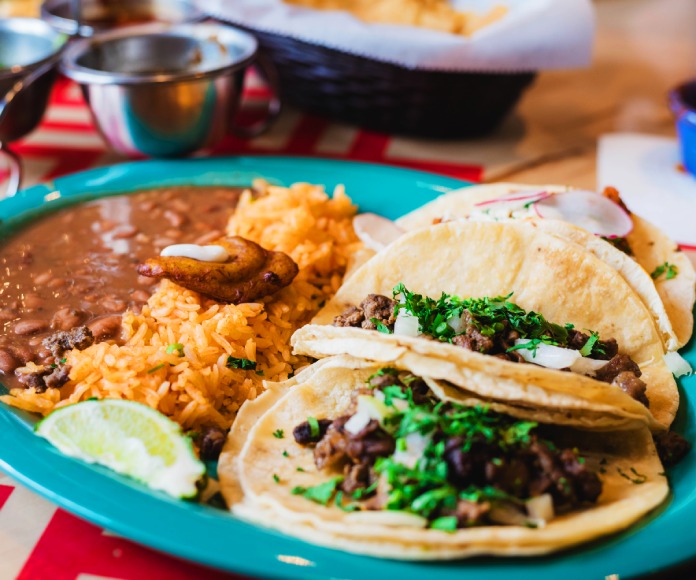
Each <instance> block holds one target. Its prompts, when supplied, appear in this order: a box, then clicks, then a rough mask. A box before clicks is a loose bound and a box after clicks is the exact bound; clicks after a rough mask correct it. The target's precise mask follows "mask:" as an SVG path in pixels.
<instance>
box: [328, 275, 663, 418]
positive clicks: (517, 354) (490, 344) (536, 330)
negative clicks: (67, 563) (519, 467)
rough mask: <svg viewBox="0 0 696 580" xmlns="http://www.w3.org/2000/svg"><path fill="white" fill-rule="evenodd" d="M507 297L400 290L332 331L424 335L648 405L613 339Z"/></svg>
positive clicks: (370, 299) (339, 321) (351, 311)
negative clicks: (597, 384)
mask: <svg viewBox="0 0 696 580" xmlns="http://www.w3.org/2000/svg"><path fill="white" fill-rule="evenodd" d="M510 296H512V294H510V295H508V296H498V297H495V298H489V297H484V298H459V297H457V296H452V295H449V294H446V293H444V292H443V293H442V295H441V297H440V298H439V299H438V300H435V299H433V298H429V297H428V296H422V295H420V294H415V293H413V292H410V291H409V290H408V289H407V288H406V287H405V286H404V285H403V284H398V285H397V286H395V287H394V290H393V298H389V297H387V296H383V295H380V294H369V295H368V296H367V297H366V298H365V299H364V300H363V301H362V302H361V303H360V304H359V305H357V306H355V305H353V306H350V307H348V308H347V309H346V310H345V311H344V312H343V313H342V314H340V315H338V316H336V317H335V318H334V322H333V324H334V326H352V327H359V328H364V329H367V330H377V331H379V332H382V333H384V334H395V335H402V336H411V337H416V336H422V337H424V338H428V339H433V340H438V341H440V342H448V343H450V344H453V345H456V346H460V347H462V348H466V349H468V350H472V351H475V352H479V353H481V354H488V355H491V356H495V357H497V358H501V359H504V360H508V361H511V362H515V363H520V362H526V363H532V364H536V365H539V366H543V367H547V368H554V369H559V370H564V371H570V372H575V373H579V374H583V375H587V376H590V377H593V378H595V379H597V380H599V381H602V382H606V383H610V384H612V385H614V386H617V387H619V388H620V389H621V390H622V391H624V392H625V393H627V394H628V395H630V396H631V397H633V398H634V399H636V400H637V401H639V402H640V403H643V404H644V405H645V406H646V407H647V406H648V404H649V403H648V398H647V396H646V394H645V391H646V384H645V383H644V382H643V381H642V380H641V379H640V376H641V374H642V373H641V370H640V368H639V366H638V364H636V362H635V361H634V360H633V359H632V358H631V357H630V356H628V355H626V354H620V353H619V345H618V344H617V342H616V340H614V339H613V338H608V339H603V340H600V338H599V334H598V333H597V332H594V331H591V330H589V331H588V332H589V334H587V333H585V332H582V331H580V330H577V329H576V328H574V326H573V325H572V324H565V325H562V326H561V325H559V324H555V323H553V322H549V321H548V320H546V319H545V318H544V316H543V315H541V314H539V313H537V312H533V311H526V310H524V309H523V308H521V307H519V306H518V305H517V304H515V303H513V302H510V301H509V300H508V299H509V298H510Z"/></svg>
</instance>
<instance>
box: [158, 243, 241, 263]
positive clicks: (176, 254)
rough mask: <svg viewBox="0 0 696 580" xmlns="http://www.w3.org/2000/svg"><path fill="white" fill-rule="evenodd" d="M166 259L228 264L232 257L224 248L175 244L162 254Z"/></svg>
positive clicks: (165, 249)
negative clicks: (186, 259)
mask: <svg viewBox="0 0 696 580" xmlns="http://www.w3.org/2000/svg"><path fill="white" fill-rule="evenodd" d="M160 256H162V257H165V258H191V259H192V260H198V261H200V262H220V263H222V262H227V260H229V258H230V255H229V254H228V253H227V250H225V248H223V247H222V246H215V245H210V246H199V245H198V244H173V245H171V246H167V247H166V248H164V249H163V250H162V251H161V252H160Z"/></svg>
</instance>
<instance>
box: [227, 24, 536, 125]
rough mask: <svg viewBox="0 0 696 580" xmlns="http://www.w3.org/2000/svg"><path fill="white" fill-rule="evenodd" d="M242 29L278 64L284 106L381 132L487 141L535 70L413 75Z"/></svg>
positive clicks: (399, 68) (414, 72)
mask: <svg viewBox="0 0 696 580" xmlns="http://www.w3.org/2000/svg"><path fill="white" fill-rule="evenodd" d="M230 24H235V23H234V22H230ZM246 30H248V31H249V32H251V33H252V34H254V35H255V36H256V37H257V38H258V40H259V44H260V47H261V50H262V52H263V54H265V56H266V57H267V58H268V59H270V60H271V61H272V62H273V63H274V64H275V65H276V68H277V71H278V77H279V82H280V92H281V96H282V98H283V100H284V102H286V103H288V104H291V105H294V106H296V107H299V108H301V109H304V110H306V111H309V112H311V113H314V114H318V115H323V116H326V117H330V118H331V119H334V120H337V121H342V122H346V123H351V124H355V125H359V126H361V127H365V128H367V129H371V130H374V131H381V132H385V133H396V134H404V135H413V136H418V137H433V138H461V137H479V136H482V135H485V134H487V133H490V132H491V131H492V130H493V129H495V128H496V126H497V125H498V124H499V123H500V122H501V121H502V120H503V118H504V117H505V116H506V115H507V113H508V112H509V111H510V110H511V109H512V107H513V106H514V105H515V103H516V102H517V101H518V99H519V98H520V95H521V94H522V91H523V90H524V89H525V88H526V87H527V86H528V85H529V84H530V83H531V82H532V80H533V79H534V77H535V73H533V72H524V73H510V74H508V73H479V72H472V73H459V72H441V71H428V70H414V69H409V68H406V67H402V66H398V65H394V64H389V63H384V62H380V61H376V60H372V59H369V58H365V57H361V56H355V55H352V54H348V53H346V52H343V51H339V50H335V49H330V48H326V47H323V46H319V45H316V44H312V43H309V42H305V41H302V40H297V39H295V38H291V37H289V36H283V35H280V34H272V33H268V32H264V31H260V30H255V29H253V28H246Z"/></svg>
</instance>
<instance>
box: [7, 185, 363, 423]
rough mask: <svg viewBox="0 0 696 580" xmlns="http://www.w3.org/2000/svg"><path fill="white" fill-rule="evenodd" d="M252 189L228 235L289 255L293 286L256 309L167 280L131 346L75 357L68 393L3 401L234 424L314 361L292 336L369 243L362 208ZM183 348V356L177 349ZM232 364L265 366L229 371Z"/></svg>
mask: <svg viewBox="0 0 696 580" xmlns="http://www.w3.org/2000/svg"><path fill="white" fill-rule="evenodd" d="M254 190H255V193H252V191H251V190H250V191H247V192H245V193H244V194H243V195H242V197H241V199H240V202H239V205H238V207H237V210H236V211H235V213H234V215H233V217H232V219H231V220H230V223H229V226H228V233H229V234H234V235H241V236H243V237H245V238H248V239H251V240H254V241H256V242H257V243H259V244H261V245H262V246H263V247H265V248H267V249H270V250H276V251H283V252H286V253H287V254H289V255H290V256H291V257H292V258H293V260H295V262H296V263H297V265H298V266H299V269H300V271H299V274H298V276H297V278H296V279H295V280H294V281H293V283H292V284H291V285H290V286H288V287H287V288H284V289H283V290H281V291H280V292H278V293H276V294H275V295H273V296H270V297H267V298H264V299H262V300H260V301H258V302H254V303H248V304H239V305H233V304H220V303H217V302H215V301H213V300H210V299H207V298H205V297H202V296H201V295H200V294H197V293H196V292H191V291H189V290H186V289H184V288H181V287H180V286H178V285H176V284H174V283H173V282H170V281H168V280H164V281H163V282H161V283H160V285H159V287H158V288H157V290H156V291H155V293H154V294H153V295H152V297H151V298H150V300H149V301H148V303H147V305H145V306H144V307H143V309H142V312H141V313H140V314H135V313H133V312H130V311H128V312H126V313H125V314H124V315H123V332H122V337H123V338H124V339H125V343H124V344H121V345H118V344H114V343H113V342H101V343H96V344H94V345H92V346H90V347H89V348H87V349H85V350H83V351H78V350H73V351H71V352H69V353H67V355H66V359H67V363H66V364H68V365H70V366H71V371H70V381H69V382H68V383H67V384H66V385H64V386H63V387H62V388H61V389H51V388H49V389H47V390H46V391H45V392H44V393H37V392H36V391H35V390H34V389H13V390H12V392H11V394H10V395H7V396H4V397H0V400H2V401H4V402H5V403H8V404H10V405H13V406H16V407H20V408H22V409H26V410H28V411H33V412H38V413H41V414H44V415H45V414H47V413H49V412H50V411H52V410H53V409H54V408H58V407H62V406H65V405H69V404H72V403H76V402H78V401H82V400H85V399H88V398H90V397H97V398H118V399H129V400H133V401H138V402H141V403H144V404H146V405H149V406H150V407H152V408H154V409H157V410H159V411H161V412H162V413H164V414H165V415H167V416H169V417H171V418H172V419H174V420H175V421H177V422H178V423H180V424H181V425H182V426H183V427H185V428H192V427H196V426H199V425H218V426H220V427H229V425H230V424H231V423H232V420H233V419H234V416H235V413H236V411H237V410H238V409H239V407H240V405H241V404H242V403H243V402H244V401H245V400H247V399H253V398H254V397H256V396H257V395H258V394H259V393H261V392H262V391H263V390H264V385H263V382H264V380H268V381H281V380H284V379H286V378H288V377H289V376H291V375H292V374H293V373H294V372H295V371H296V370H297V369H298V368H300V367H302V366H304V365H306V364H307V361H306V359H304V358H302V357H297V356H294V355H293V354H292V352H291V349H290V346H289V343H290V337H291V335H292V333H293V332H294V331H295V330H296V329H297V328H299V327H300V326H302V325H303V324H306V323H307V322H308V321H309V320H310V319H311V317H312V316H313V315H314V313H316V312H317V310H318V309H319V308H320V307H321V305H322V304H323V303H324V302H325V301H326V299H327V298H329V297H331V296H332V295H333V294H334V293H335V292H336V290H337V289H338V287H339V286H340V284H341V282H342V279H343V275H344V273H345V271H346V268H347V266H348V263H349V260H350V258H351V256H352V255H353V254H354V252H355V250H356V249H358V248H359V246H360V243H359V242H358V240H357V237H356V236H355V232H354V231H353V227H352V218H353V216H354V215H355V211H356V209H355V207H354V206H353V205H352V203H351V201H350V199H349V198H348V197H347V196H346V195H345V193H344V192H343V189H342V188H337V189H336V191H335V192H334V195H333V197H332V198H329V196H327V194H326V193H325V192H324V191H323V189H322V188H321V187H319V186H313V185H309V184H295V185H293V186H292V187H290V188H282V187H275V186H269V185H268V184H266V183H265V182H257V183H254ZM170 345H182V346H183V349H182V350H181V351H179V350H176V349H175V348H170V351H172V352H170V353H167V348H168V347H169V346H170ZM228 357H234V358H241V359H249V360H251V361H254V362H256V368H255V369H246V370H245V369H238V368H229V367H228V366H227V360H228Z"/></svg>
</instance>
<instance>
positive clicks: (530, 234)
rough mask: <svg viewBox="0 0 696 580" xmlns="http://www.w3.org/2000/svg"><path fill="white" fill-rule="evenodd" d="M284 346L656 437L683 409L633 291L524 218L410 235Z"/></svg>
mask: <svg viewBox="0 0 696 580" xmlns="http://www.w3.org/2000/svg"><path fill="white" fill-rule="evenodd" d="M292 343H293V346H294V348H295V350H296V352H298V353H300V354H306V355H310V356H313V357H315V358H322V357H326V356H331V355H335V354H349V355H352V356H356V357H358V358H366V359H369V360H375V361H380V362H384V363H387V364H391V363H394V364H396V363H397V362H401V361H404V362H407V361H411V359H413V362H407V364H418V365H421V364H422V365H423V366H418V367H417V368H414V372H417V373H421V374H425V375H428V376H431V377H433V378H436V379H443V380H448V381H450V382H452V383H453V384H455V385H457V386H458V387H461V388H463V389H466V390H468V391H470V392H472V393H474V394H475V395H476V396H477V397H483V398H489V397H493V398H496V399H500V398H507V399H508V400H510V401H514V402H515V403H517V404H523V405H524V404H531V405H533V406H535V407H539V406H540V405H541V404H543V405H544V406H545V407H547V408H552V407H556V406H557V405H560V408H564V409H571V408H573V409H575V410H576V411H577V410H584V411H588V412H589V411H593V410H596V408H597V405H602V406H603V408H606V407H607V406H611V407H614V409H615V415H619V416H622V417H624V418H625V419H626V420H627V421H628V420H629V419H630V420H631V421H632V420H633V419H636V418H641V420H642V421H643V422H644V423H646V424H648V425H650V426H651V428H654V429H655V428H657V429H660V428H662V429H665V428H667V427H668V426H669V425H670V424H671V422H672V420H673V419H674V415H675V413H676V410H677V407H678V404H679V394H678V390H677V386H676V382H675V380H674V377H673V375H672V373H671V371H670V369H669V368H668V366H667V364H666V363H665V358H664V357H665V354H664V350H663V346H662V342H661V340H660V335H659V333H658V331H657V329H656V327H655V324H654V321H653V319H652V317H651V315H650V312H649V311H648V310H647V308H646V307H645V305H644V304H643V302H642V301H641V300H640V298H639V297H638V296H637V295H636V293H635V292H634V290H633V288H632V287H631V286H630V285H629V284H628V283H627V282H626V281H625V280H624V279H623V278H622V277H621V276H620V275H619V274H618V273H617V271H616V270H615V269H614V268H612V267H611V266H609V265H607V264H606V263H605V262H604V261H602V260H600V259H598V258H597V257H596V256H595V255H593V254H592V253H590V252H587V251H586V250H585V249H584V248H582V247H581V246H579V245H578V244H575V243H574V242H570V241H568V240H565V239H561V238H559V237H557V236H552V235H549V234H547V233H545V232H543V231H541V230H540V228H538V227H536V226H535V224H534V223H530V222H524V221H519V222H518V221H507V222H504V223H503V222H500V223H496V222H449V223H443V224H439V225H435V226H432V227H430V228H426V229H421V230H418V231H415V232H411V233H409V234H406V235H404V236H403V237H401V238H399V239H398V240H397V241H395V242H394V243H392V244H391V245H390V246H388V247H387V248H385V249H384V250H383V251H382V252H380V253H379V254H377V255H376V256H374V257H373V258H372V259H371V260H370V261H369V262H367V263H366V264H364V265H363V266H362V267H361V268H360V269H359V270H357V271H356V272H355V273H354V274H353V275H352V276H351V278H349V279H348V280H347V281H346V282H345V284H344V285H343V286H342V287H341V288H340V289H339V291H338V293H337V294H336V295H335V296H334V298H333V299H332V300H331V301H330V302H329V303H328V304H327V305H326V306H325V307H324V309H323V310H322V311H320V312H319V314H318V315H317V316H316V317H315V319H314V320H313V321H312V324H310V325H308V326H305V327H303V328H301V329H299V330H298V331H297V332H296V333H295V334H294V335H293V338H292ZM568 370H570V371H571V372H567V371H568ZM542 401H544V402H543V403H542ZM585 426H588V425H585ZM597 426H598V427H599V424H598V425H597ZM625 426H630V425H625ZM602 427H604V428H606V427H609V428H616V427H619V425H616V424H603V425H602Z"/></svg>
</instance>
